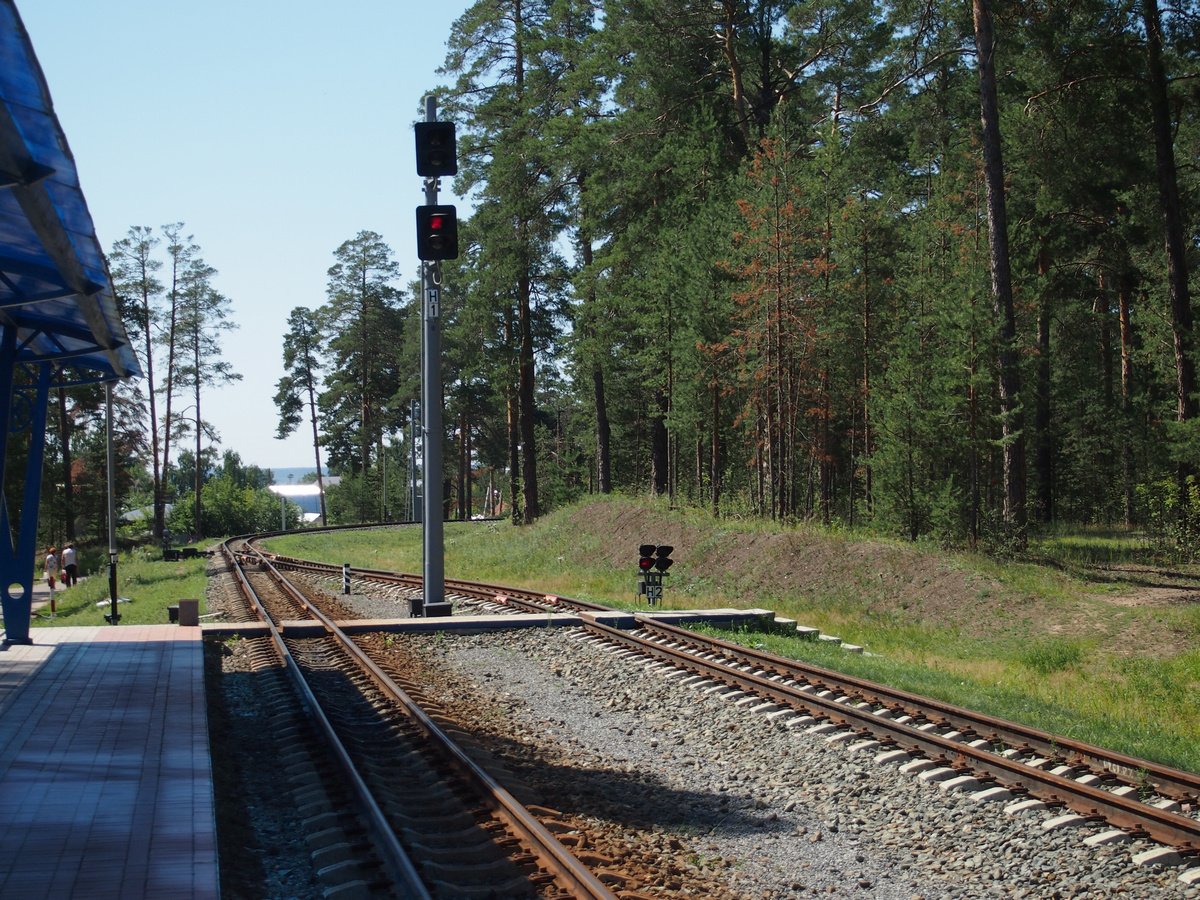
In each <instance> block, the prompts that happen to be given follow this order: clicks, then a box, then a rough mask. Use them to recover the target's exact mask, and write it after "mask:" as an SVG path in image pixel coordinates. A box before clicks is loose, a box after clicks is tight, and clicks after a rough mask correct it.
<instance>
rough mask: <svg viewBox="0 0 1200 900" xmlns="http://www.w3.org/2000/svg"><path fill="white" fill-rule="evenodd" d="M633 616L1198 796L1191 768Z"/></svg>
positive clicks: (960, 726) (964, 727)
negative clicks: (1146, 757) (1132, 753)
mask: <svg viewBox="0 0 1200 900" xmlns="http://www.w3.org/2000/svg"><path fill="white" fill-rule="evenodd" d="M636 618H637V621H638V625H639V626H640V627H642V628H644V629H646V630H647V631H651V632H653V633H656V634H659V635H662V636H664V637H670V638H673V639H675V640H686V641H692V642H698V643H699V644H701V645H703V646H705V647H714V646H715V647H719V648H720V649H721V651H722V652H724V653H726V654H728V655H729V656H731V657H732V658H734V659H737V660H739V661H741V662H743V663H745V664H747V665H753V666H758V667H760V668H763V669H771V670H772V671H774V672H778V673H779V674H784V675H788V676H793V677H795V676H799V677H803V678H805V679H806V680H809V681H816V682H820V683H823V684H826V685H829V686H831V687H836V688H837V689H838V690H840V691H842V692H844V693H849V694H854V695H857V697H858V698H859V699H862V700H866V701H868V702H875V703H878V704H880V705H883V706H899V707H900V708H902V709H904V711H905V712H907V713H909V714H910V715H913V716H920V717H922V718H924V719H925V720H927V721H932V722H935V723H936V724H939V725H944V726H946V727H949V728H954V729H956V730H958V731H963V732H968V733H971V734H975V735H978V736H979V737H980V738H982V739H983V740H986V741H989V742H991V743H993V744H1003V745H1004V746H1005V747H1013V748H1015V749H1022V748H1024V749H1027V750H1029V751H1031V752H1035V753H1038V754H1040V755H1043V756H1047V757H1050V758H1054V757H1062V758H1064V759H1065V760H1066V761H1067V763H1068V764H1077V765H1084V766H1088V767H1089V768H1094V767H1096V766H1098V767H1100V768H1103V769H1104V770H1105V771H1107V772H1109V773H1111V774H1112V775H1114V776H1116V777H1117V778H1118V779H1120V780H1122V781H1125V782H1126V783H1131V784H1133V785H1135V786H1141V785H1144V784H1149V785H1152V786H1153V787H1154V788H1155V790H1157V791H1158V792H1159V793H1160V794H1162V795H1164V796H1167V797H1173V798H1174V799H1177V800H1193V801H1194V800H1196V799H1197V797H1200V775H1196V774H1194V773H1191V772H1185V771H1182V770H1180V769H1175V768H1172V767H1170V766H1164V765H1161V764H1159V763H1155V762H1151V761H1150V760H1144V759H1137V758H1136V757H1132V756H1128V755H1126V754H1123V753H1118V752H1116V751H1112V750H1106V749H1104V748H1103V747H1097V746H1095V745H1093V744H1087V743H1085V742H1083V741H1077V740H1075V739H1073V738H1068V737H1059V736H1056V735H1053V734H1050V733H1049V732H1046V731H1042V730H1040V729H1037V728H1033V727H1031V726H1028V725H1022V724H1021V723H1019V722H1011V721H1008V720H1006V719H1000V718H997V717H995V716H990V715H987V714H986V713H979V712H973V711H971V710H969V709H964V708H962V707H959V706H954V705H953V704H950V703H944V702H942V701H940V700H936V699H932V698H929V697H922V696H920V695H918V694H912V693H909V692H908V691H902V690H899V689H896V688H890V687H888V686H886V685H882V684H877V683H875V682H871V681H866V680H864V679H861V678H857V677H855V676H853V675H843V674H841V673H838V672H834V671H832V670H830V669H824V668H821V667H820V666H815V665H811V664H809V663H804V662H801V661H799V660H793V659H787V658H785V657H781V656H776V655H774V654H771V653H764V652H762V651H758V650H754V649H752V648H750V647H745V646H743V645H741V644H735V643H733V642H731V641H726V640H722V639H720V638H714V637H709V636H707V635H705V636H700V635H697V634H696V632H694V631H688V630H687V629H684V628H679V627H677V626H674V625H670V624H668V623H666V622H659V621H656V620H654V619H651V618H650V617H648V616H637V617H636Z"/></svg>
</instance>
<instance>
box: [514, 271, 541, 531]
mask: <svg viewBox="0 0 1200 900" xmlns="http://www.w3.org/2000/svg"><path fill="white" fill-rule="evenodd" d="M530 294H531V290H530V284H529V276H528V274H527V273H522V274H521V276H520V277H519V278H518V279H517V299H518V307H517V315H518V326H519V331H520V339H521V351H520V367H521V369H520V375H519V377H520V398H519V403H518V407H519V409H520V413H521V463H522V466H521V474H522V478H523V482H524V483H523V485H522V486H523V488H524V491H525V511H524V517H523V518H522V521H523V522H524V523H525V524H526V525H529V524H531V523H532V522H533V521H534V520H535V519H537V518H538V516H540V515H541V508H540V507H539V505H538V478H537V443H536V437H535V434H534V422H535V416H534V411H535V410H534V399H533V397H534V394H533V374H534V373H533V322H532V312H531V302H532V300H531V296H530Z"/></svg>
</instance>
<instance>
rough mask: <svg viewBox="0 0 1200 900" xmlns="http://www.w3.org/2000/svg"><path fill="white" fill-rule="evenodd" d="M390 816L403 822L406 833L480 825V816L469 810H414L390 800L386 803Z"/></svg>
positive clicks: (424, 832)
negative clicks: (447, 811)
mask: <svg viewBox="0 0 1200 900" xmlns="http://www.w3.org/2000/svg"><path fill="white" fill-rule="evenodd" d="M386 807H387V814H388V817H389V818H394V819H396V820H397V821H399V822H401V823H402V825H401V829H402V830H404V831H405V832H406V833H408V832H412V833H415V834H428V833H429V832H431V831H438V832H455V831H462V830H466V829H476V828H478V827H479V820H478V817H477V816H475V815H473V814H472V813H471V812H468V811H467V810H459V811H458V812H452V813H446V812H440V811H438V810H437V809H434V808H430V809H428V810H414V809H411V808H406V807H403V806H401V805H400V804H398V803H396V802H395V801H394V800H388V801H387V803H386Z"/></svg>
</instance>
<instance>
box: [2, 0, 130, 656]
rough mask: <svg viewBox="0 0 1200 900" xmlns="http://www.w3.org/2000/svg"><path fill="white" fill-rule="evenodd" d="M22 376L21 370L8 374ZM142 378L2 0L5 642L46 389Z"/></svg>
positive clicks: (14, 605)
mask: <svg viewBox="0 0 1200 900" xmlns="http://www.w3.org/2000/svg"><path fill="white" fill-rule="evenodd" d="M21 369H25V370H27V371H28V373H29V374H28V375H24V374H23V375H22V377H18V371H19V370H21ZM55 373H63V376H61V377H60V379H59V381H58V382H57V383H63V382H64V381H65V382H66V383H69V384H74V385H78V384H87V383H96V382H113V381H117V380H120V379H126V378H136V377H140V375H141V374H142V373H141V368H140V366H139V364H138V360H137V356H136V354H135V353H134V351H133V348H132V347H131V346H130V343H129V339H128V337H127V336H126V333H125V326H124V324H123V323H122V321H121V317H120V312H119V309H118V305H117V301H116V297H115V294H114V293H113V287H112V279H111V278H110V277H109V273H108V266H107V263H106V262H105V258H104V253H103V251H102V249H101V247H100V242H99V240H98V239H97V237H96V231H95V227H94V226H93V224H92V217H91V213H90V212H88V208H87V203H86V202H85V201H84V197H83V191H82V189H81V188H80V186H79V177H78V173H77V172H76V169H75V160H74V157H72V155H71V151H70V148H69V147H68V145H67V139H66V135H65V134H63V130H62V126H61V125H60V124H59V121H58V117H57V116H56V115H55V113H54V106H53V104H52V103H51V100H50V90H49V87H48V86H47V84H46V79H45V76H44V75H43V73H42V69H41V66H40V65H39V64H38V61H37V57H36V56H35V54H34V52H33V46H32V44H31V43H30V40H29V34H28V33H27V32H26V30H25V26H24V24H23V23H22V22H21V17H20V15H19V14H18V13H17V9H16V6H15V4H14V2H13V0H0V490H4V488H3V485H4V484H6V483H7V481H8V479H7V478H6V477H5V476H6V475H7V474H8V467H9V462H10V460H9V449H10V445H11V443H12V442H11V438H12V436H13V435H15V434H19V433H27V434H28V447H29V452H28V456H27V457H26V460H25V477H24V489H23V494H22V499H21V504H20V518H19V521H18V522H16V523H15V525H16V531H15V534H14V529H13V525H14V523H13V522H12V521H11V520H10V518H9V509H10V503H9V497H8V496H7V493H6V492H5V494H4V496H3V497H2V498H0V501H2V502H0V603H2V604H3V611H4V626H5V640H6V642H7V643H21V644H28V643H30V642H31V641H30V637H29V625H30V619H31V616H32V605H33V581H34V572H35V568H36V564H37V560H36V557H37V546H36V542H37V521H38V506H39V504H40V501H41V483H42V463H43V459H44V454H45V444H46V417H47V403H48V400H49V390H50V383H51V381H52V379H53V376H54V375H55Z"/></svg>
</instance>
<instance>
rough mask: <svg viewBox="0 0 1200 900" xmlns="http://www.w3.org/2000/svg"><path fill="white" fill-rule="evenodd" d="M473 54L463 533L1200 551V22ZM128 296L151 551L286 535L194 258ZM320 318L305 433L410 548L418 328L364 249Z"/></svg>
mask: <svg viewBox="0 0 1200 900" xmlns="http://www.w3.org/2000/svg"><path fill="white" fill-rule="evenodd" d="M447 47H448V52H447V57H446V62H445V66H444V68H443V70H442V71H441V73H440V77H441V79H442V80H441V82H440V83H438V84H434V85H431V93H434V94H436V95H437V96H438V98H439V103H440V107H441V109H440V117H441V118H443V119H447V120H450V121H454V122H455V123H456V124H457V126H458V135H459V143H458V149H459V173H458V176H457V178H456V179H455V180H454V183H453V185H452V189H453V192H454V193H455V194H458V195H460V196H466V197H470V198H471V201H472V208H473V212H472V214H471V216H470V218H469V219H465V220H464V221H462V222H461V223H460V243H461V247H462V252H461V255H460V256H459V258H458V259H456V260H452V261H447V262H445V263H443V264H441V267H440V269H441V271H440V275H439V277H440V280H441V296H442V306H441V327H442V331H443V350H444V356H443V360H442V369H443V375H444V379H445V380H444V410H445V413H444V421H445V423H446V434H445V436H444V446H445V451H446V452H445V472H444V484H443V492H444V497H445V502H446V509H447V515H448V516H450V517H457V518H470V517H472V516H476V515H480V514H484V515H505V516H510V517H511V518H512V519H513V520H514V521H515V522H521V523H527V522H531V521H533V520H534V519H536V518H537V517H538V516H539V515H541V514H542V513H543V512H544V511H545V510H547V509H549V508H552V507H555V506H559V505H563V504H566V503H569V502H572V501H574V500H577V499H579V498H580V497H581V496H583V495H585V494H588V493H608V492H613V491H623V492H645V491H649V492H652V493H655V494H661V495H667V496H669V497H670V498H671V500H672V501H673V502H675V503H678V504H692V505H697V506H703V507H706V508H708V509H709V510H711V512H712V513H713V514H714V515H717V516H761V517H766V518H772V519H777V520H782V521H796V520H812V521H816V522H820V523H823V524H826V525H831V526H833V525H838V526H843V525H844V526H848V527H858V526H866V527H870V528H872V529H875V530H877V531H880V532H883V533H890V534H896V535H900V536H903V537H906V538H909V539H914V540H915V539H920V538H931V539H934V540H936V541H939V542H942V543H945V544H947V545H956V546H961V545H969V546H975V547H982V548H983V549H985V550H988V551H991V552H1008V551H1011V550H1019V549H1020V548H1021V547H1022V546H1023V545H1024V541H1025V539H1026V536H1027V534H1028V531H1029V528H1030V526H1031V524H1038V523H1047V524H1048V523H1054V522H1061V523H1070V524H1087V523H1122V524H1126V525H1129V526H1144V527H1148V528H1150V529H1152V530H1154V531H1155V532H1156V533H1158V534H1160V535H1161V536H1162V537H1163V538H1164V540H1165V542H1166V543H1168V544H1169V545H1170V546H1172V547H1173V548H1175V549H1176V550H1177V551H1179V552H1182V553H1183V554H1185V555H1189V556H1190V555H1192V554H1194V552H1195V551H1196V548H1197V546H1200V545H1198V543H1197V540H1196V534H1197V532H1198V530H1200V529H1198V527H1197V522H1200V518H1198V516H1200V496H1198V495H1197V489H1196V481H1195V478H1196V472H1195V463H1196V460H1197V459H1198V458H1200V455H1198V454H1200V438H1198V436H1197V433H1196V416H1197V387H1196V383H1195V381H1196V375H1195V354H1196V335H1195V330H1194V325H1193V311H1192V304H1191V289H1192V281H1193V280H1194V278H1193V276H1192V273H1194V272H1195V271H1196V269H1197V267H1198V266H1200V219H1198V215H1197V194H1198V188H1200V168H1198V166H1197V161H1198V160H1200V127H1198V125H1200V123H1198V121H1197V110H1198V108H1200V77H1197V76H1198V74H1200V73H1198V71H1197V62H1198V56H1200V4H1197V3H1194V2H1186V0H1185V2H1172V3H1162V2H1156V0H1135V2H1100V0H1078V2H1076V0H1070V2H1064V3H1053V4H1049V3H1042V2H998V0H974V2H973V3H971V4H962V3H943V2H933V0H921V2H908V0H900V2H895V3H891V4H881V3H875V2H870V0H817V2H810V3H803V4H801V3H794V2H745V0H743V2H735V0H721V2H715V3H696V2H690V0H689V2H685V0H612V2H601V0H592V2H584V0H553V2H544V0H488V2H478V3H476V4H474V5H473V6H471V7H470V8H469V9H468V10H467V12H466V13H465V14H464V15H463V16H462V17H461V18H460V19H459V20H458V21H457V22H456V23H455V25H454V27H453V30H452V33H451V34H450V36H449V40H448V43H447ZM447 187H450V186H449V185H443V189H445V188H447ZM110 263H111V267H112V272H113V277H114V283H115V284H116V287H117V290H118V296H119V298H120V300H121V302H122V303H123V309H124V313H125V322H126V325H127V328H128V330H129V332H130V336H131V338H132V339H133V341H134V343H135V346H137V347H138V348H139V352H140V355H141V361H142V363H143V368H144V369H145V371H146V374H147V378H146V379H144V380H143V381H142V382H140V383H138V384H133V385H125V386H123V387H122V389H121V390H120V392H119V398H118V399H119V403H118V408H119V416H120V420H121V421H120V423H119V427H118V429H117V433H118V446H119V452H118V456H119V459H120V461H121V474H120V478H119V495H120V497H121V500H122V505H123V506H125V507H129V508H146V509H149V510H151V511H152V514H151V515H150V516H149V517H148V520H149V522H150V523H151V525H150V528H149V530H150V531H151V532H152V533H153V536H154V538H155V539H156V540H158V539H161V537H162V533H163V531H164V529H166V530H171V531H174V532H175V533H177V534H179V533H183V532H190V533H191V534H192V535H203V534H210V535H212V534H226V533H232V532H243V531H251V530H261V529H266V528H274V527H276V525H277V524H278V522H279V506H278V505H277V501H275V500H273V499H272V498H270V497H269V495H268V496H267V497H265V498H264V497H263V494H262V489H263V488H264V487H265V485H266V484H267V483H269V481H270V473H267V472H263V471H261V470H258V469H256V468H255V467H245V466H242V465H241V464H240V459H239V458H238V455H237V453H236V449H228V450H225V451H224V453H221V452H220V448H219V444H218V439H217V436H216V435H215V434H213V433H212V432H211V429H208V428H207V427H206V422H205V420H204V417H203V408H204V407H203V402H202V401H203V398H204V389H205V388H206V387H211V386H213V385H216V384H220V383H225V382H226V381H228V380H231V379H236V378H237V377H238V375H237V373H236V372H234V371H232V369H231V367H230V366H229V365H228V364H226V363H224V362H222V361H221V358H220V335H221V332H222V329H223V328H224V327H225V323H226V322H227V312H228V307H229V303H230V302H231V301H230V299H229V298H226V297H223V296H221V295H220V294H219V293H218V292H216V291H215V289H214V288H213V286H212V276H213V274H214V273H215V270H214V269H213V268H212V267H211V266H210V265H209V264H208V263H207V262H206V261H205V260H204V259H203V255H202V251H201V248H199V247H198V246H197V245H196V244H195V243H194V242H193V241H192V240H191V238H190V237H188V235H187V232H186V228H185V227H184V226H183V225H182V224H178V223H176V224H168V225H166V226H164V227H162V228H158V229H151V228H146V227H141V226H139V227H134V228H131V229H130V231H129V233H128V234H127V235H126V236H125V237H124V238H122V240H121V241H119V242H117V244H116V245H114V247H113V249H112V253H111V255H110ZM326 288H327V290H326V296H327V301H326V303H325V304H324V305H322V306H321V307H319V308H317V309H311V310H310V309H304V308H297V309H296V310H295V311H294V312H293V315H292V317H291V320H290V322H289V331H288V333H287V334H285V335H283V336H281V337H282V345H281V346H280V351H279V352H281V353H282V354H283V357H284V362H285V368H286V370H287V375H285V377H284V378H283V379H282V380H281V381H280V382H279V384H277V385H275V389H276V391H277V394H276V400H277V403H278V404H279V409H280V421H279V423H278V427H279V430H280V433H281V434H286V433H289V432H290V431H292V430H294V429H296V428H299V427H303V428H306V429H309V428H311V430H312V433H313V441H314V468H316V469H318V470H319V471H321V472H322V473H325V472H330V473H334V474H337V475H339V476H341V477H340V483H339V484H338V485H337V486H336V487H335V488H330V490H329V493H328V500H329V506H328V510H327V514H328V518H329V520H330V521H331V522H333V521H337V522H349V521H366V520H375V519H385V518H403V517H405V515H406V513H407V511H408V510H409V509H410V500H409V498H408V490H407V485H406V479H405V478H404V477H402V474H401V473H404V472H405V471H406V469H407V464H408V460H409V459H410V449H411V445H410V442H411V440H412V432H413V427H412V422H411V421H410V409H411V402H412V401H413V399H415V398H416V397H417V396H418V395H419V384H418V380H419V372H420V366H419V352H420V313H419V309H418V306H417V299H416V298H419V295H420V291H419V289H418V286H416V285H412V284H407V285H406V284H401V283H400V274H399V268H398V265H397V263H396V261H395V259H394V254H393V253H392V251H391V249H390V248H389V247H388V246H387V245H386V243H385V242H384V241H383V239H382V238H381V237H380V236H379V235H377V234H375V233H372V232H369V231H363V232H360V233H358V234H357V235H354V236H349V237H348V239H347V240H346V241H345V242H344V243H343V244H342V245H341V246H340V247H338V248H336V250H334V252H333V264H332V266H331V267H330V269H329V273H328V282H327V285H326ZM52 404H53V408H52V411H51V413H52V422H53V423H54V427H53V428H52V433H51V434H50V435H49V437H48V440H49V441H50V442H51V446H50V448H49V454H48V456H47V459H48V463H47V466H46V474H45V477H46V478H47V480H48V485H47V490H45V491H44V493H43V496H44V497H45V501H44V503H45V506H44V508H43V515H42V531H43V532H44V533H45V535H46V537H47V540H48V542H55V543H58V542H61V540H62V538H63V537H64V536H68V537H71V538H75V539H85V540H86V538H87V537H88V535H89V534H90V535H93V536H99V535H101V534H103V531H104V528H105V517H104V515H103V484H104V481H103V478H101V477H99V475H98V473H102V472H103V471H104V470H105V466H104V434H103V432H104V429H103V416H102V412H103V404H102V402H101V398H100V397H99V396H98V395H96V396H93V395H89V394H88V393H87V392H86V391H84V390H80V389H72V390H71V391H70V392H69V393H68V392H67V391H66V390H65V389H64V390H60V391H59V392H58V393H57V396H56V397H55V398H54V399H53V400H52ZM197 463H199V464H197ZM15 468H16V467H12V466H10V467H8V469H9V471H14V470H15ZM173 501H177V502H173ZM168 508H171V509H172V510H173V511H172V513H171V516H170V517H168V514H167V509H168ZM260 520H262V521H260ZM76 532H79V533H78V534H77V533H76ZM56 538H57V540H55V539H56Z"/></svg>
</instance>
